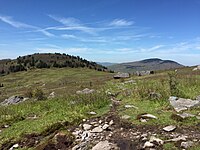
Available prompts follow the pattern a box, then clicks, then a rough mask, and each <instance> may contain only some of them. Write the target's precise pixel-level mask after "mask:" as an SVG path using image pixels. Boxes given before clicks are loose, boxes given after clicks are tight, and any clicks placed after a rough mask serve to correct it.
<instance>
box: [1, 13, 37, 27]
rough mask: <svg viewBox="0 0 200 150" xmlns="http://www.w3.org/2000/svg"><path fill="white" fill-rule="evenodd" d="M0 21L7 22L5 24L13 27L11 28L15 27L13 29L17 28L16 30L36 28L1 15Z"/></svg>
mask: <svg viewBox="0 0 200 150" xmlns="http://www.w3.org/2000/svg"><path fill="white" fill-rule="evenodd" d="M0 20H1V21H3V22H5V23H7V24H9V25H11V26H13V27H15V28H34V27H33V26H31V25H28V24H25V23H21V22H18V21H15V20H13V18H12V17H10V16H2V15H0Z"/></svg>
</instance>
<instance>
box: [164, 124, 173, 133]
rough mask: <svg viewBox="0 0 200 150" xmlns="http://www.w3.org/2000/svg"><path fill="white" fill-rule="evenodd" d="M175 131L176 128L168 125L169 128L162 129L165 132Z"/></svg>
mask: <svg viewBox="0 0 200 150" xmlns="http://www.w3.org/2000/svg"><path fill="white" fill-rule="evenodd" d="M175 129H176V126H173V125H170V126H166V127H164V128H163V130H164V131H166V132H172V131H174V130H175Z"/></svg>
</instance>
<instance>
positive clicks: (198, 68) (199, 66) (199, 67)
mask: <svg viewBox="0 0 200 150" xmlns="http://www.w3.org/2000/svg"><path fill="white" fill-rule="evenodd" d="M197 70H200V65H198V66H197V67H195V68H194V69H192V71H197Z"/></svg>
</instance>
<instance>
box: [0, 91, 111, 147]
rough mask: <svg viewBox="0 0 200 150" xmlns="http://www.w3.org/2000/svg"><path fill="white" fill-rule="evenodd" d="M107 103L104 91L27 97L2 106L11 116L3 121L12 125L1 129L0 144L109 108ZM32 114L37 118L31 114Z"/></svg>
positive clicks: (102, 111)
mask: <svg viewBox="0 0 200 150" xmlns="http://www.w3.org/2000/svg"><path fill="white" fill-rule="evenodd" d="M72 102H73V103H72ZM108 104H109V101H108V97H107V96H105V94H104V93H98V94H92V95H82V96H69V97H66V98H59V99H51V100H46V101H37V102H31V101H30V102H28V101H27V102H24V103H21V104H19V105H11V106H8V107H1V108H0V109H1V110H2V111H1V112H0V115H1V116H9V117H1V120H0V122H1V125H5V124H9V125H10V127H9V128H6V129H3V131H2V132H1V134H0V144H3V143H4V142H6V141H9V140H11V139H13V140H14V141H15V140H18V139H20V138H21V137H22V136H23V135H24V134H30V133H37V134H40V133H42V132H43V131H44V130H45V129H46V128H51V126H52V125H53V124H56V123H58V122H66V121H67V122H74V121H80V120H82V119H83V118H88V117H89V116H88V112H90V111H96V112H97V113H98V115H102V114H103V113H105V112H107V111H108V110H109V108H108ZM33 115H36V116H37V117H38V118H36V119H30V118H28V117H29V116H33ZM17 118H23V119H17Z"/></svg>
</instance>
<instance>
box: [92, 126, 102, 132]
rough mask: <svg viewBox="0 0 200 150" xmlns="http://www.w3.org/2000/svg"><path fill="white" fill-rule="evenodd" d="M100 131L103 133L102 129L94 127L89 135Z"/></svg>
mask: <svg viewBox="0 0 200 150" xmlns="http://www.w3.org/2000/svg"><path fill="white" fill-rule="evenodd" d="M102 131H103V129H102V128H101V127H96V128H94V129H93V130H92V131H91V133H100V132H102Z"/></svg>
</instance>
